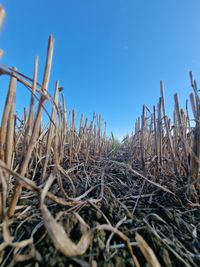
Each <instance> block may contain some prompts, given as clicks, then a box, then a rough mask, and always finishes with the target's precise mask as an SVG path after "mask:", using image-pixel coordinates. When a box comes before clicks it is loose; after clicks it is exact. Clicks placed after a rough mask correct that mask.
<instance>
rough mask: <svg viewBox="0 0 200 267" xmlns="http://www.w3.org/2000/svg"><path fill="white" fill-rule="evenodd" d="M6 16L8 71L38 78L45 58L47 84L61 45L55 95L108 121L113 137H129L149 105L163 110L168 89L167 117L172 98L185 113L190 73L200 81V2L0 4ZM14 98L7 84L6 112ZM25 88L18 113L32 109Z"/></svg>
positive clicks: (45, 0) (33, 0) (35, 0)
mask: <svg viewBox="0 0 200 267" xmlns="http://www.w3.org/2000/svg"><path fill="white" fill-rule="evenodd" d="M0 2H1V3H2V4H3V5H4V7H5V9H6V13H7V17H6V21H5V23H4V27H3V30H2V31H1V33H0V38H1V42H0V47H2V48H3V49H4V50H5V54H4V57H3V59H2V60H1V63H4V64H7V65H8V66H17V68H18V70H19V71H20V72H23V73H24V74H26V75H28V76H32V69H33V61H34V56H35V55H38V56H39V62H40V64H39V73H40V75H39V77H40V81H41V77H42V73H43V68H44V59H45V55H46V46H47V39H48V35H49V34H50V33H52V34H53V36H54V37H55V51H54V58H53V69H52V76H51V83H50V87H49V91H50V92H51V93H53V90H54V83H55V80H56V79H58V80H60V84H61V85H62V86H64V87H65V96H66V100H67V105H68V108H69V109H71V108H75V109H76V111H77V113H78V114H79V115H80V114H81V113H84V114H85V116H88V117H90V118H91V117H92V113H93V111H95V112H97V113H101V114H102V117H103V118H104V119H105V120H106V121H107V124H108V129H109V131H111V130H112V131H113V132H114V134H115V135H117V136H119V137H121V136H122V135H123V134H126V132H130V131H131V130H132V127H133V125H134V121H135V119H136V117H138V116H139V115H140V114H141V110H142V104H143V103H145V104H146V105H147V106H148V107H149V108H151V109H152V106H153V105H154V104H156V103H157V100H158V97H159V92H160V89H159V81H160V80H161V79H163V80H164V82H165V87H166V88H165V94H166V104H167V111H168V113H169V115H171V114H172V109H173V94H174V93H175V92H178V93H179V97H180V100H181V104H182V106H183V107H184V106H185V99H186V98H187V97H188V95H189V93H190V91H191V88H190V82H189V78H188V72H189V70H193V72H194V75H195V77H196V78H197V81H198V77H200V15H199V14H200V1H199V0H167V1H163V0H151V1H148V0H57V1H55V0H28V1H27V0H18V1H4V0H1V1H0ZM6 90H7V81H6V79H5V78H2V77H1V82H0V110H2V105H3V100H4V98H5V94H6ZM28 103H29V93H28V92H26V89H23V88H21V87H19V89H18V97H17V110H18V111H19V113H20V112H21V111H22V107H24V106H28Z"/></svg>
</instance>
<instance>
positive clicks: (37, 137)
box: [0, 9, 200, 267]
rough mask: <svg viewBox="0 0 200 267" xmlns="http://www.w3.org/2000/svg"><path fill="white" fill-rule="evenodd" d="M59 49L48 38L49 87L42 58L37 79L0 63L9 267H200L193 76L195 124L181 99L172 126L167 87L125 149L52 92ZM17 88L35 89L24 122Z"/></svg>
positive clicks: (3, 226) (0, 180)
mask: <svg viewBox="0 0 200 267" xmlns="http://www.w3.org/2000/svg"><path fill="white" fill-rule="evenodd" d="M1 10H2V9H0V12H2V11H1ZM0 19H1V16H0ZM53 48H54V39H53V37H52V36H50V37H49V41H48V47H47V57H46V65H45V68H44V75H43V81H42V83H41V84H40V83H39V82H38V79H37V77H38V57H36V58H35V62H34V71H33V78H29V77H27V76H25V75H23V74H22V73H20V72H19V71H17V69H16V68H9V67H7V66H4V65H2V64H1V65H0V73H1V74H2V75H7V77H9V79H10V84H9V88H8V93H7V98H6V101H5V105H4V107H3V108H2V110H3V113H2V118H1V128H0V220H1V223H0V264H1V266H2V267H3V266H15V265H16V266H19V265H20V266H40V265H41V266H58V265H59V264H61V263H62V264H64V265H65V266H69V265H70V264H71V266H88V267H89V266H92V267H94V266H97V263H98V264H99V266H146V265H145V264H146V263H147V264H148V266H167V267H169V266H194V267H197V266H199V264H200V258H199V244H200V239H199V234H200V229H199V219H200V216H199V208H200V203H199V190H200V165H199V158H200V140H199V139H200V128H199V127H200V124H199V122H200V103H199V94H198V89H197V83H196V81H195V80H194V79H193V76H192V73H190V80H191V85H192V90H193V92H192V93H191V94H190V103H191V108H192V112H193V117H192V118H190V116H192V115H189V114H190V113H189V110H188V109H189V107H188V106H189V104H188V103H189V102H188V101H186V110H185V111H184V110H183V109H182V108H181V107H180V104H179V99H178V95H177V94H175V95H174V117H173V121H172V120H171V119H170V118H169V117H168V116H167V114H166V107H165V98H164V83H163V82H162V81H161V83H160V87H161V97H160V98H159V101H158V104H157V106H154V107H153V111H152V112H151V111H150V109H149V108H147V106H146V105H143V109H142V115H141V117H139V118H138V119H137V121H136V123H135V129H134V131H133V133H132V134H131V135H129V136H127V137H125V138H124V140H123V141H122V142H121V143H120V142H119V141H118V140H116V138H115V137H114V135H113V134H112V136H111V137H109V136H108V135H107V133H106V124H105V126H104V127H103V125H104V121H103V120H102V116H101V115H97V114H95V113H94V114H93V118H92V120H91V121H89V119H88V118H85V117H84V115H82V116H81V119H80V122H77V116H76V111H75V110H72V111H68V110H67V106H66V102H65V98H64V94H63V93H61V92H63V89H64V88H63V87H60V85H59V81H56V83H55V93H54V96H53V97H51V95H50V94H49V93H48V91H49V90H48V89H49V79H50V72H51V65H52V57H53ZM19 83H21V84H23V85H24V86H25V87H26V88H27V89H28V90H29V91H30V105H29V108H28V109H25V110H24V114H22V117H19V116H18V115H17V114H16V112H15V97H16V94H17V85H18V84H19ZM46 101H49V102H50V103H51V107H52V111H51V115H50V114H49V113H50V112H49V110H47V109H46V106H45V103H46ZM36 102H38V105H35V103H36ZM43 113H46V114H47V116H48V118H49V126H48V127H47V128H45V127H44V125H43V124H42V117H43ZM192 121H194V124H192ZM172 240H173V242H172ZM49 241H51V242H49ZM53 247H55V248H56V250H54V249H53ZM58 252H60V254H59V253H58ZM49 258H51V259H53V260H54V264H53V263H51V262H50V260H49Z"/></svg>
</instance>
